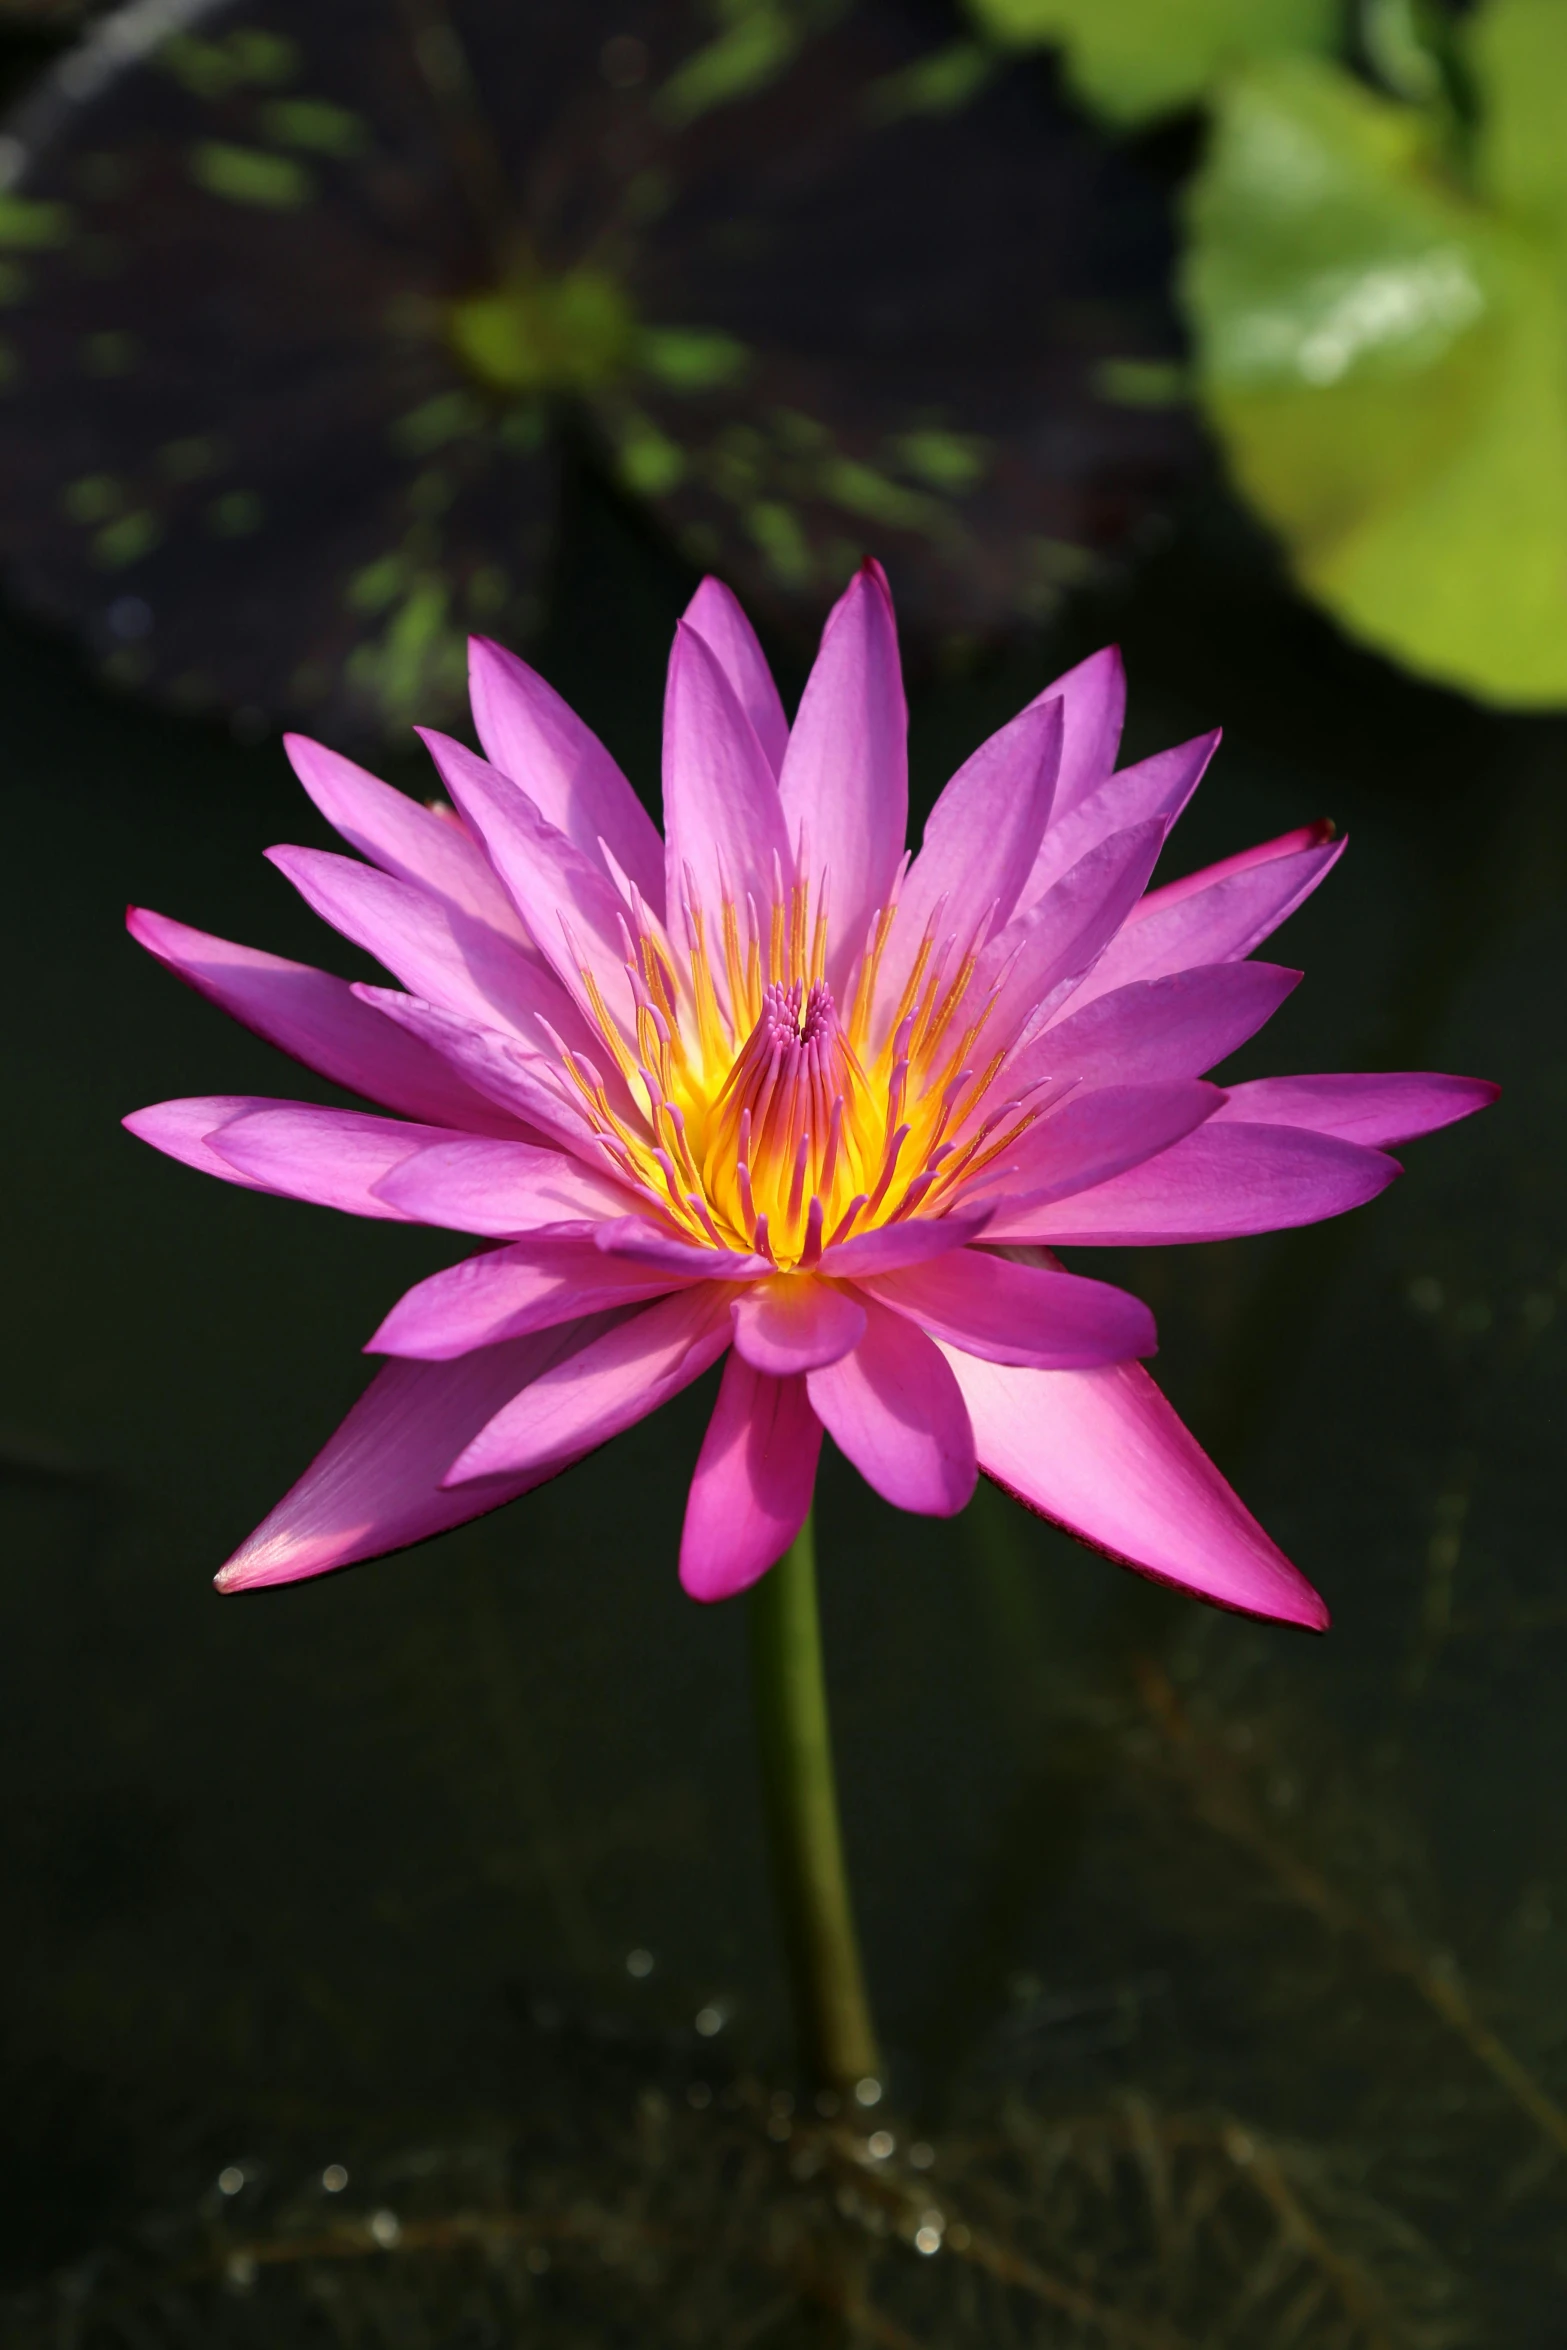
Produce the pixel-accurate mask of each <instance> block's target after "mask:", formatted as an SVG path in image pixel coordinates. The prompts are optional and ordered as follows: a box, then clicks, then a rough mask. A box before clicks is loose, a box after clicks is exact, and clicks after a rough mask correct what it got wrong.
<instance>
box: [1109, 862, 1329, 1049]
mask: <svg viewBox="0 0 1567 2350" xmlns="http://www.w3.org/2000/svg"><path fill="white" fill-rule="evenodd" d="M1295 837H1296V836H1295V835H1293V834H1292V835H1290V838H1291V839H1294V838H1295ZM1270 846H1274V847H1276V846H1277V844H1276V843H1274V844H1270ZM1344 847H1345V843H1344V842H1343V841H1342V840H1336V841H1332V842H1328V843H1324V844H1322V845H1321V846H1319V847H1307V848H1294V849H1290V850H1288V851H1287V852H1286V853H1285V854H1283V855H1274V856H1268V855H1264V853H1263V852H1262V851H1261V850H1256V851H1253V852H1251V855H1252V856H1253V857H1254V858H1255V859H1256V860H1257V861H1256V862H1252V863H1247V862H1244V861H1243V860H1241V859H1239V858H1233V859H1230V860H1228V862H1227V864H1226V865H1225V866H1223V867H1220V866H1214V867H1211V868H1210V873H1211V874H1216V875H1217V876H1218V878H1217V879H1210V878H1208V877H1207V876H1204V875H1200V874H1197V875H1193V876H1191V877H1190V881H1189V882H1184V883H1183V882H1173V883H1172V884H1171V885H1170V889H1169V891H1168V892H1166V891H1164V890H1152V891H1150V892H1149V894H1148V896H1147V897H1146V898H1145V899H1144V900H1143V902H1142V905H1141V906H1140V907H1139V908H1138V910H1137V912H1136V914H1135V915H1134V916H1133V918H1132V919H1131V920H1129V922H1128V923H1127V926H1126V928H1125V930H1123V931H1122V933H1121V935H1120V937H1119V938H1118V939H1117V940H1116V941H1115V943H1114V945H1113V946H1111V947H1110V948H1109V949H1108V951H1107V952H1106V953H1105V954H1104V955H1103V956H1102V957H1101V959H1100V961H1099V962H1098V963H1097V964H1096V965H1095V967H1094V969H1093V971H1092V972H1091V973H1090V975H1089V977H1088V979H1087V980H1086V981H1085V983H1084V986H1083V988H1082V991H1081V995H1080V997H1079V998H1078V999H1076V1000H1074V1002H1073V1007H1072V1008H1073V1010H1074V1011H1076V1010H1079V1009H1080V1008H1081V1006H1082V1005H1084V1004H1087V1003H1090V1002H1091V1001H1092V1000H1093V998H1094V997H1095V996H1101V995H1108V993H1109V992H1110V990H1111V988H1112V987H1125V986H1126V985H1127V983H1128V981H1129V980H1133V979H1159V978H1162V977H1163V976H1164V974H1165V973H1166V972H1167V971H1184V970H1188V969H1190V967H1191V966H1192V965H1193V964H1197V963H1230V962H1239V961H1240V959H1241V958H1242V956H1243V955H1249V954H1250V953H1251V952H1252V951H1253V949H1254V948H1256V947H1260V946H1261V944H1262V942H1263V940H1264V939H1265V938H1268V937H1270V936H1271V935H1272V933H1273V932H1274V931H1275V930H1277V929H1278V927H1279V924H1280V923H1281V922H1283V921H1284V920H1285V919H1286V917H1287V916H1289V915H1291V914H1293V913H1294V911H1295V909H1296V907H1297V906H1299V905H1301V904H1302V903H1303V902H1304V901H1305V899H1307V898H1309V897H1310V895H1311V893H1312V891H1313V890H1314V889H1315V888H1316V886H1317V884H1318V883H1319V882H1320V881H1323V880H1325V879H1326V877H1327V875H1328V874H1329V873H1330V872H1331V871H1332V869H1333V867H1334V866H1335V865H1336V864H1337V862H1338V860H1339V858H1340V857H1341V856H1342V855H1343V853H1344Z"/></svg>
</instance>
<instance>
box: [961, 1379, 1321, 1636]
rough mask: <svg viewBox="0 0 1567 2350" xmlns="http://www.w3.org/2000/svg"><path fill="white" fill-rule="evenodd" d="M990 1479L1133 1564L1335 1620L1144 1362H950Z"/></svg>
mask: <svg viewBox="0 0 1567 2350" xmlns="http://www.w3.org/2000/svg"><path fill="white" fill-rule="evenodd" d="M947 1359H948V1361H949V1362H950V1364H951V1366H952V1370H953V1373H954V1375H955V1376H956V1379H957V1382H958V1385H959V1387H960V1388H961V1389H962V1391H963V1395H964V1399H965V1401H966V1402H967V1404H968V1408H969V1414H970V1417H971V1418H972V1420H973V1423H974V1434H975V1439H976V1442H977V1444H978V1447H979V1460H980V1466H981V1467H982V1468H983V1469H984V1471H985V1474H986V1475H987V1476H988V1477H993V1478H994V1479H995V1481H996V1483H997V1484H998V1485H1001V1486H1004V1487H1005V1488H1006V1490H1007V1491H1008V1492H1009V1493H1011V1494H1014V1495H1015V1496H1016V1498H1017V1499H1018V1500H1019V1501H1021V1502H1022V1503H1023V1504H1024V1505H1025V1507H1027V1508H1028V1509H1031V1510H1034V1511H1036V1512H1037V1513H1038V1514H1039V1516H1041V1517H1044V1518H1049V1519H1051V1520H1052V1522H1053V1523H1054V1524H1056V1525H1058V1526H1063V1527H1065V1529H1066V1531H1067V1532H1068V1533H1069V1534H1075V1535H1076V1536H1077V1538H1078V1540H1079V1541H1080V1542H1086V1543H1088V1544H1089V1545H1090V1547H1091V1548H1092V1549H1094V1550H1101V1551H1103V1552H1104V1553H1105V1555H1106V1556H1107V1557H1109V1558H1112V1559H1115V1560H1117V1561H1118V1562H1119V1563H1120V1564H1121V1565H1122V1566H1127V1567H1135V1568H1136V1569H1137V1571H1138V1572H1139V1573H1140V1574H1144V1575H1151V1576H1152V1577H1153V1578H1154V1580H1155V1581H1156V1582H1160V1583H1173V1584H1175V1585H1176V1586H1177V1587H1178V1588H1179V1589H1181V1590H1183V1591H1189V1592H1191V1593H1192V1594H1193V1595H1194V1596H1195V1597H1197V1598H1199V1599H1207V1600H1212V1601H1213V1602H1214V1603H1215V1604H1216V1605H1217V1606H1219V1607H1226V1608H1233V1609H1236V1610H1238V1611H1239V1612H1240V1613H1241V1614H1243V1615H1251V1616H1266V1617H1270V1618H1273V1619H1274V1620H1276V1621H1278V1622H1281V1623H1286V1624H1304V1625H1307V1626H1308V1627H1309V1628H1310V1629H1311V1630H1313V1631H1319V1632H1320V1631H1323V1630H1325V1629H1326V1627H1327V1622H1328V1611H1327V1609H1326V1608H1325V1607H1324V1605H1323V1603H1322V1601H1321V1600H1320V1599H1319V1598H1318V1596H1317V1594H1316V1593H1315V1592H1314V1591H1313V1590H1312V1588H1311V1585H1310V1584H1309V1583H1308V1582H1307V1581H1306V1580H1305V1578H1304V1576H1303V1575H1301V1574H1299V1573H1298V1572H1297V1570H1296V1569H1295V1568H1294V1567H1292V1566H1291V1565H1290V1562H1289V1560H1288V1559H1287V1558H1286V1557H1285V1556H1284V1554H1283V1552H1282V1551H1280V1550H1278V1549H1276V1548H1275V1546H1274V1544H1273V1543H1271V1542H1270V1541H1269V1540H1268V1537H1267V1535H1266V1534H1265V1533H1264V1532H1263V1530H1262V1528H1261V1527H1260V1526H1259V1525H1258V1523H1257V1521H1256V1519H1255V1518H1254V1517H1253V1516H1252V1515H1251V1513H1250V1511H1249V1510H1248V1509H1246V1508H1245V1506H1244V1505H1243V1503H1242V1502H1241V1501H1240V1500H1239V1499H1238V1498H1237V1496H1236V1495H1235V1494H1234V1493H1233V1492H1232V1491H1231V1490H1230V1487H1229V1486H1228V1485H1227V1484H1226V1483H1225V1481H1224V1479H1223V1478H1222V1477H1221V1476H1220V1474H1219V1472H1218V1470H1217V1469H1216V1468H1215V1467H1214V1465H1213V1463H1212V1461H1210V1460H1209V1459H1208V1457H1207V1455H1206V1453H1204V1452H1203V1450H1202V1448H1201V1447H1200V1446H1199V1445H1198V1444H1197V1442H1196V1440H1195V1439H1194V1438H1193V1437H1192V1435H1191V1434H1190V1433H1189V1431H1188V1430H1187V1429H1186V1428H1184V1427H1183V1426H1182V1424H1181V1422H1180V1420H1179V1419H1178V1418H1177V1417H1176V1415H1175V1413H1174V1412H1173V1411H1172V1410H1171V1408H1170V1406H1169V1404H1168V1403H1167V1402H1166V1401H1165V1399H1164V1397H1163V1396H1162V1395H1161V1394H1160V1392H1159V1390H1158V1388H1157V1387H1156V1386H1155V1385H1154V1383H1153V1381H1152V1380H1151V1379H1150V1378H1149V1376H1148V1374H1147V1372H1146V1371H1144V1370H1142V1369H1141V1368H1140V1367H1139V1366H1138V1365H1136V1364H1134V1363H1116V1364H1113V1365H1106V1366H1104V1367H1103V1368H1101V1369H1099V1370H1094V1371H1019V1370H1009V1369H1003V1368H1002V1367H1001V1366H1000V1365H998V1364H995V1363H982V1362H978V1361H976V1360H975V1359H974V1357H973V1356H971V1355H962V1354H959V1353H957V1351H956V1350H955V1349H948V1350H947Z"/></svg>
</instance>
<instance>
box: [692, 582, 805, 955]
mask: <svg viewBox="0 0 1567 2350" xmlns="http://www.w3.org/2000/svg"><path fill="white" fill-rule="evenodd" d="M664 841H665V849H664V874H665V893H666V897H667V900H668V904H669V906H670V909H671V928H672V929H673V930H674V931H675V932H676V934H677V935H678V934H679V928H680V925H679V918H678V917H677V916H676V915H675V913H674V909H675V908H676V907H683V906H684V905H685V903H686V899H687V896H688V893H689V892H691V891H694V892H695V904H696V906H697V907H698V908H699V909H701V910H702V911H703V912H705V914H706V915H707V919H708V923H709V926H710V936H711V937H712V938H713V941H714V944H715V946H716V945H717V939H718V932H717V927H716V925H717V920H718V909H719V907H720V906H721V905H722V904H723V903H724V901H725V900H726V899H728V900H729V901H730V902H731V903H732V904H734V905H736V906H738V907H740V908H742V909H743V908H744V906H745V901H746V897H747V895H748V894H749V895H751V896H754V898H755V899H756V902H757V905H758V907H765V906H768V905H770V904H771V902H772V900H773V897H774V895H775V892H776V880H775V876H776V875H781V876H782V878H783V880H784V881H785V882H786V883H787V882H789V881H792V880H793V878H794V854H793V851H792V849H791V847H790V845H789V834H788V830H787V828H786V826H785V824H784V812H783V805H782V802H781V801H780V799H779V796H778V779H777V777H776V776H775V774H774V773H773V770H772V766H771V764H770V763H769V761H768V758H767V755H766V753H765V752H764V751H763V749H762V746H761V744H760V743H759V742H758V741H757V738H756V729H755V727H753V725H752V724H751V721H750V719H749V718H748V717H747V716H746V714H745V712H744V710H743V709H742V708H741V707H740V704H739V702H738V700H737V699H736V697H735V692H734V688H733V687H732V686H731V685H730V683H729V680H728V678H727V677H726V676H725V675H724V672H723V670H722V669H721V668H720V667H719V665H718V662H717V660H716V659H715V658H714V656H713V654H712V653H711V652H710V651H709V650H708V648H707V645H706V644H705V642H704V641H703V639H702V638H701V637H699V636H698V635H697V633H696V631H695V629H694V628H692V627H690V626H689V625H688V624H687V622H685V621H684V620H682V621H681V623H680V625H679V626H678V628H677V629H676V630H675V643H674V649H673V651H672V652H671V654H670V656H669V684H668V688H667V690H666V692H665V695H664ZM688 876H689V880H688V878H687V877H688Z"/></svg>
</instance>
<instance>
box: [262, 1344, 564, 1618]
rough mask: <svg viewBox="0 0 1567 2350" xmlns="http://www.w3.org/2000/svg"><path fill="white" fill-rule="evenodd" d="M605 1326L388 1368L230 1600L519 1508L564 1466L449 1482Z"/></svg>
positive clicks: (280, 1511) (273, 1527)
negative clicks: (506, 1507) (511, 1401)
mask: <svg viewBox="0 0 1567 2350" xmlns="http://www.w3.org/2000/svg"><path fill="white" fill-rule="evenodd" d="M602 1328H603V1324H602V1322H584V1323H580V1324H576V1325H574V1326H573V1327H571V1328H569V1329H565V1330H549V1331H546V1332H544V1333H543V1334H542V1335H540V1336H538V1337H534V1338H519V1339H514V1340H513V1341H512V1343H511V1344H510V1345H509V1346H494V1347H485V1348H483V1349H481V1350H480V1351H479V1352H478V1353H477V1354H471V1355H465V1356H464V1357H463V1358H462V1360H461V1361H460V1362H456V1363H388V1364H387V1366H386V1368H385V1369H384V1370H383V1371H381V1372H379V1373H378V1374H377V1376H376V1378H375V1380H374V1381H373V1382H372V1384H371V1385H370V1387H369V1388H368V1389H367V1390H366V1392H365V1393H364V1394H363V1395H362V1396H361V1397H360V1399H359V1401H358V1403H356V1404H355V1406H354V1408H353V1410H352V1411H351V1412H350V1413H349V1415H348V1417H347V1419H346V1420H345V1421H344V1422H343V1424H342V1426H341V1427H340V1428H339V1429H338V1431H337V1434H336V1435H335V1436H334V1437H333V1438H332V1440H331V1442H330V1443H329V1444H328V1445H327V1447H326V1449H325V1451H324V1452H321V1453H319V1454H318V1455H317V1457H316V1459H315V1460H314V1461H312V1463H311V1465H310V1467H309V1468H308V1469H307V1470H306V1471H305V1474H304V1475H303V1477H301V1478H300V1480H299V1483H298V1484H297V1485H296V1486H294V1487H293V1489H292V1490H291V1491H290V1492H289V1493H288V1494H286V1495H285V1496H284V1498H283V1500H282V1501H280V1502H279V1503H278V1505H277V1508H276V1509H275V1510H273V1511H272V1513H271V1515H270V1516H269V1517H266V1518H264V1519H263V1520H262V1522H261V1524H260V1525H259V1526H258V1527H257V1528H256V1531H255V1532H254V1534H252V1535H251V1537H250V1539H249V1541H248V1542H243V1543H241V1545H240V1547H239V1549H238V1550H237V1551H236V1552H235V1553H234V1556H233V1557H232V1558H231V1559H230V1560H229V1562H228V1564H227V1566H226V1567H225V1568H224V1569H223V1571H222V1573H221V1574H220V1575H219V1576H218V1579H217V1580H218V1589H219V1590H220V1591H251V1590H255V1589H256V1588H257V1587H258V1586H259V1585H261V1584H266V1583H295V1582H298V1581H299V1579H300V1578H301V1577H302V1576H305V1575H323V1574H325V1573H326V1571H327V1569H328V1568H329V1567H346V1566H350V1565H352V1563H353V1562H354V1560H356V1559H368V1558H378V1557H380V1556H381V1555H382V1554H383V1553H384V1552H386V1551H389V1550H404V1549H406V1548H407V1546H408V1545H409V1543H411V1542H424V1541H427V1540H428V1538H429V1537H430V1536H431V1535H432V1534H441V1533H444V1532H445V1531H446V1529H447V1527H449V1526H460V1525H462V1524H463V1523H464V1522H465V1521H466V1520H467V1519H469V1518H477V1517H482V1516H483V1515H484V1513H485V1511H486V1510H494V1509H499V1508H500V1507H501V1505H502V1503H503V1502H508V1501H514V1500H515V1499H516V1498H517V1496H518V1494H520V1493H526V1492H527V1491H528V1489H529V1487H530V1486H533V1485H540V1484H542V1483H543V1482H544V1479H545V1478H546V1477H548V1476H553V1475H554V1473H555V1471H556V1470H557V1469H558V1468H562V1467H564V1466H565V1464H564V1462H559V1461H556V1462H551V1463H550V1464H549V1466H548V1467H546V1468H540V1469H537V1470H533V1471H530V1472H529V1473H527V1474H526V1475H519V1476H514V1477H497V1478H487V1479H485V1480H483V1481H482V1482H480V1483H477V1484H472V1485H464V1486H463V1487H462V1488H461V1489H460V1490H459V1491H457V1492H455V1493H454V1492H449V1491H447V1490H446V1489H445V1488H443V1486H442V1484H441V1476H442V1473H443V1471H444V1470H445V1468H446V1466H447V1463H448V1462H449V1461H450V1460H451V1459H452V1457H453V1455H454V1454H456V1453H459V1452H461V1450H462V1448H463V1446H464V1445H465V1444H466V1443H467V1442H468V1441H469V1439H470V1438H471V1437H472V1436H473V1435H474V1434H475V1433H476V1432H477V1431H478V1430H479V1429H480V1428H482V1427H483V1425H484V1423H485V1422H486V1420H488V1419H490V1418H492V1417H493V1415H494V1414H495V1413H496V1412H497V1411H498V1410H499V1409H500V1407H501V1405H502V1404H503V1403H505V1401H506V1400H507V1398H508V1397H509V1396H514V1395H515V1394H516V1393H517V1392H518V1390H519V1389H520V1388H523V1387H526V1385H527V1384H528V1381H529V1380H530V1379H535V1378H537V1376H538V1374H539V1373H540V1371H542V1370H543V1369H544V1368H545V1366H546V1365H547V1364H550V1363H554V1362H557V1361H559V1360H560V1358H561V1356H562V1355H563V1354H566V1353H567V1352H569V1351H570V1349H571V1348H573V1347H575V1346H581V1345H583V1344H585V1343H587V1342H588V1341H590V1340H592V1339H594V1338H596V1337H597V1336H598V1335H599V1333H600V1331H601V1330H602Z"/></svg>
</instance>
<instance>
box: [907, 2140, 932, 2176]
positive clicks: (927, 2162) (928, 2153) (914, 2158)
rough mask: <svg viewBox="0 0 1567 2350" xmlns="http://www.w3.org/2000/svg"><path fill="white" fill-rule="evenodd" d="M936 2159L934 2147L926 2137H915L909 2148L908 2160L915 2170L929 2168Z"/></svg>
mask: <svg viewBox="0 0 1567 2350" xmlns="http://www.w3.org/2000/svg"><path fill="white" fill-rule="evenodd" d="M935 2159H936V2149H935V2147H934V2146H933V2145H932V2144H931V2142H930V2140H929V2139H928V2138H916V2139H915V2141H914V2143H913V2145H912V2146H911V2147H910V2148H909V2160H910V2162H912V2163H913V2165H914V2168H915V2169H916V2170H929V2168H930V2166H931V2164H932V2163H933V2162H934V2161H935Z"/></svg>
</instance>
